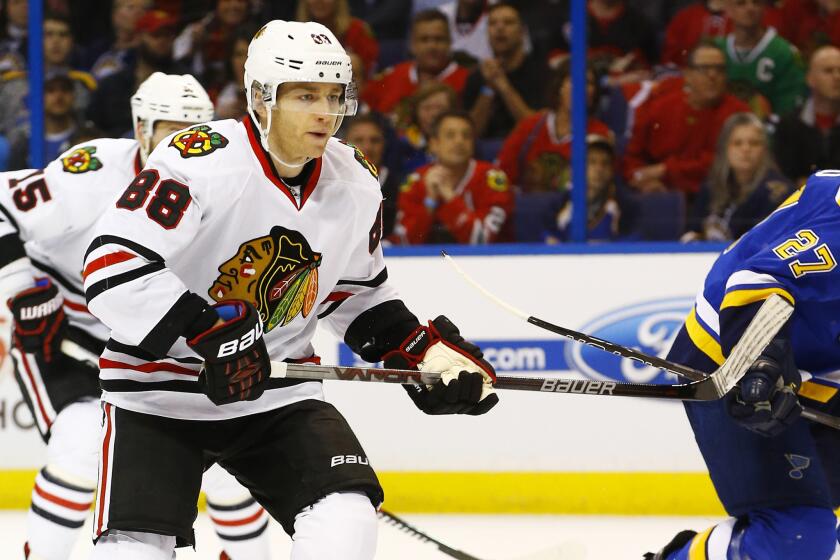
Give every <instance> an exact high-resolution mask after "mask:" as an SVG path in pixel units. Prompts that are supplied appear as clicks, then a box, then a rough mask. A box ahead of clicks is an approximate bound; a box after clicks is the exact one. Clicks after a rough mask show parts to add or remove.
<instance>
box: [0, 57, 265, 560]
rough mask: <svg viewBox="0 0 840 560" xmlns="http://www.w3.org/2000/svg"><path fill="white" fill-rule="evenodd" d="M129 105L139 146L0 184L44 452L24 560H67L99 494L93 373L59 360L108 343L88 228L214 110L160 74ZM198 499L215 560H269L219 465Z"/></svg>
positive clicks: (193, 86)
mask: <svg viewBox="0 0 840 560" xmlns="http://www.w3.org/2000/svg"><path fill="white" fill-rule="evenodd" d="M131 103H132V113H133V118H134V122H135V126H136V135H137V138H138V140H139V141H135V140H127V139H100V140H93V141H90V142H85V143H83V144H80V145H79V146H76V147H74V148H72V149H71V150H69V151H68V152H66V153H65V154H63V155H62V156H61V157H60V158H59V159H57V160H56V161H54V162H52V163H50V164H49V165H48V166H47V167H46V169H43V170H31V169H30V170H24V171H17V172H10V173H6V174H3V175H2V177H1V178H0V211H2V213H0V296H2V297H3V300H4V301H5V300H7V299H8V300H9V304H10V307H11V310H12V312H13V315H14V333H13V343H14V344H13V348H12V350H11V355H12V357H13V359H14V364H15V377H16V379H17V381H18V383H19V385H20V387H21V390H22V392H23V395H24V400H25V401H26V402H27V404H28V405H29V408H30V410H31V411H32V414H33V417H34V419H35V422H36V425H37V427H38V430H39V432H40V433H41V435H42V437H43V439H44V441H45V442H47V444H48V445H47V457H48V459H47V464H46V466H44V468H43V469H41V472H40V473H39V474H38V476H37V478H36V481H35V487H34V489H33V492H32V504H31V506H30V510H29V514H28V523H27V543H26V545H25V547H24V554H25V557H28V558H29V559H30V560H36V559H39V560H66V559H67V558H69V557H70V553H71V550H72V548H73V545H74V543H75V541H76V539H77V537H78V533H79V531H80V529H81V527H82V524H83V523H84V521H85V519H86V518H87V517H88V516H89V513H90V506H91V502H92V501H93V495H94V489H95V487H96V480H97V465H98V457H99V443H100V426H101V423H102V410H101V405H100V402H99V395H100V388H99V381H98V374H99V372H98V370H97V369H96V368H95V367H93V366H91V365H89V364H86V363H83V362H78V361H76V360H74V359H72V358H70V357H69V356H67V355H65V354H63V353H62V352H61V350H60V347H61V343H62V341H64V340H71V341H73V342H75V343H76V344H78V345H80V346H82V347H83V348H85V349H87V350H88V351H90V352H92V353H95V354H96V355H97V356H98V355H99V354H100V353H101V352H102V350H103V349H104V346H105V341H106V340H107V339H108V334H109V331H108V329H107V327H105V325H103V324H102V323H101V322H99V320H97V319H96V318H95V317H94V316H93V315H91V314H90V312H89V311H88V309H87V307H86V303H85V299H84V291H83V287H82V275H81V267H82V260H83V257H84V252H85V250H86V249H87V247H88V244H89V243H90V239H91V237H92V235H91V230H92V227H93V224H94V223H95V221H96V219H97V218H98V217H99V216H100V215H101V214H102V212H103V211H104V210H105V208H106V207H111V206H113V204H114V201H115V200H116V199H117V198H118V197H119V196H120V195H121V194H122V192H123V191H124V190H125V186H126V185H128V184H129V183H130V182H131V181H132V179H133V178H134V177H135V175H136V174H137V173H138V172H139V171H140V170H141V169H142V166H143V163H144V162H145V161H146V158H147V157H148V154H149V151H150V149H151V148H153V147H154V146H155V145H156V144H157V143H158V142H159V141H160V140H161V139H162V138H164V137H166V136H167V135H169V134H170V133H171V132H174V131H176V130H180V129H182V128H184V127H185V126H189V125H191V124H195V123H198V122H202V121H206V120H209V119H211V118H212V117H213V104H212V103H211V101H210V99H209V97H208V96H207V93H206V92H205V91H204V89H203V88H202V87H201V85H199V84H198V82H197V81H196V80H195V79H194V78H193V77H192V76H167V75H164V74H161V73H156V74H154V75H152V76H151V77H149V78H148V79H147V80H146V81H145V82H143V84H142V85H141V86H140V88H139V89H138V91H137V93H136V94H135V95H134V97H133V98H132V100H131ZM24 243H25V245H24ZM138 490H139V489H138ZM204 490H205V492H206V493H207V496H208V507H209V509H210V516H211V519H212V520H213V522H214V526H215V529H216V532H217V534H218V535H219V536H220V537H221V539H222V543H223V548H224V549H225V551H226V552H224V553H222V558H223V559H232V560H252V559H258V560H267V559H268V558H269V550H268V535H267V533H266V532H265V529H266V526H267V523H268V514H267V513H266V512H265V510H263V509H262V508H261V507H260V506H259V504H257V503H256V502H255V501H254V499H253V498H252V497H251V495H250V493H249V492H248V491H247V490H246V489H245V488H243V487H242V486H241V485H239V484H238V483H237V482H236V480H235V479H234V478H233V477H232V476H231V475H230V474H228V473H227V472H225V471H224V470H222V469H221V468H219V467H216V468H214V469H212V470H211V471H209V472H208V473H207V475H206V476H205V479H204ZM137 499H145V498H143V497H142V496H140V495H138V496H137ZM191 508H192V509H193V510H194V509H195V503H193V504H191Z"/></svg>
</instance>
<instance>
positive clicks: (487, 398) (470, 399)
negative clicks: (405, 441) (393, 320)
mask: <svg viewBox="0 0 840 560" xmlns="http://www.w3.org/2000/svg"><path fill="white" fill-rule="evenodd" d="M383 359H384V362H385V367H386V368H395V369H418V370H420V371H435V372H441V373H442V374H443V375H441V378H440V380H439V381H437V382H436V383H435V384H434V385H428V386H418V385H403V387H405V389H406V391H408V395H409V396H410V397H411V400H412V401H414V404H415V405H417V408H419V409H420V410H422V411H423V412H425V413H426V414H470V415H478V414H484V413H485V412H487V411H488V410H490V409H491V408H493V407H494V406H495V405H496V403H497V402H499V396H498V395H497V394H496V391H495V390H494V389H493V382H494V381H495V380H496V372H495V370H494V369H493V366H491V365H490V364H489V363H488V362H487V361H486V360H485V359H484V355H483V354H482V353H481V350H480V349H479V348H478V346H476V345H475V344H472V343H470V342H467V341H466V340H464V337H462V336H461V333H460V332H459V331H458V328H457V327H456V326H455V325H454V324H452V322H451V321H450V320H449V319H447V318H446V317H444V316H443V315H441V316H440V317H438V318H437V319H435V320H434V321H430V322H429V326H427V327H423V326H420V327H417V329H415V330H414V332H412V333H411V334H410V335H409V336H408V338H406V339H405V340H404V341H403V342H402V343H401V344H400V346H399V348H398V349H396V350H392V351H390V352H388V353H387V354H385V356H384V357H383Z"/></svg>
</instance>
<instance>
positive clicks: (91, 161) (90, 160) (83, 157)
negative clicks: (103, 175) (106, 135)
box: [61, 146, 102, 174]
mask: <svg viewBox="0 0 840 560" xmlns="http://www.w3.org/2000/svg"><path fill="white" fill-rule="evenodd" d="M95 153H96V147H95V146H84V147H82V148H77V149H75V150H73V151H72V152H70V153H69V154H67V155H66V156H64V157H63V158H61V165H62V167H63V168H64V171H65V172H66V173H75V174H78V173H85V172H87V171H96V170H97V169H102V162H101V161H99V158H98V157H96V156H95V155H93V154H95Z"/></svg>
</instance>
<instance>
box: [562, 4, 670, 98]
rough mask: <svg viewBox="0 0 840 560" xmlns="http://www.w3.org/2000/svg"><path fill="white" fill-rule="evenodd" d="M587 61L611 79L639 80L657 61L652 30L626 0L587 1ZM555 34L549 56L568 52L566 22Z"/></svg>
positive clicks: (618, 80) (569, 27) (568, 43)
mask: <svg viewBox="0 0 840 560" xmlns="http://www.w3.org/2000/svg"><path fill="white" fill-rule="evenodd" d="M587 10H588V12H589V18H588V20H587V21H588V23H589V27H588V30H587V35H586V38H587V43H588V45H589V56H588V60H589V62H590V63H591V64H592V65H593V66H594V67H595V68H596V70H597V71H598V72H599V73H604V74H606V75H607V76H609V77H610V78H611V81H614V82H620V81H623V80H627V79H630V80H634V79H639V77H640V76H643V75H646V74H647V73H648V69H649V68H650V67H651V66H652V65H653V64H654V63H655V62H656V61H657V60H659V50H658V48H657V41H656V31H655V29H654V28H653V26H652V25H651V23H650V22H649V21H648V20H647V19H646V18H645V17H644V16H643V15H642V14H641V13H640V12H638V11H637V10H635V9H634V8H633V7H632V6H629V5H628V3H627V1H626V0H588V1H587ZM558 31H560V33H556V34H555V37H556V38H555V44H554V46H553V52H552V53H550V54H551V55H552V58H555V59H557V58H558V57H562V56H563V54H564V53H568V52H569V51H570V45H571V36H572V28H571V23H570V22H568V15H566V23H564V24H563V25H562V29H560V30H558Z"/></svg>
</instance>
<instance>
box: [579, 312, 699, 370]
mask: <svg viewBox="0 0 840 560" xmlns="http://www.w3.org/2000/svg"><path fill="white" fill-rule="evenodd" d="M692 305H694V298H688V297H686V298H675V299H667V300H661V301H656V302H649V303H642V304H639V305H634V306H632V307H625V308H623V309H620V310H617V311H613V312H611V313H609V314H607V315H606V316H603V317H600V318H598V319H595V320H594V321H592V322H591V323H589V324H588V325H585V326H584V327H582V328H581V331H583V332H585V333H586V334H589V335H592V336H595V337H598V338H602V339H604V340H609V341H610V342H614V343H616V344H620V345H622V346H627V347H629V348H633V349H634V350H639V351H641V352H644V353H645V354H649V355H652V356H659V357H660V358H664V357H665V356H666V355H667V354H668V350H670V349H671V344H672V343H673V342H674V338H675V337H676V336H677V333H678V332H679V329H680V327H681V326H682V324H683V321H685V317H686V315H688V312H689V311H690V310H691V307H692ZM566 360H567V361H568V363H569V364H570V365H571V366H572V367H573V368H574V369H576V370H577V371H579V372H580V373H582V374H584V375H586V376H587V377H590V378H592V379H599V380H613V381H629V382H631V383H674V381H675V378H676V376H675V375H673V374H669V373H666V372H663V371H662V370H660V369H657V368H653V367H649V366H646V365H643V364H641V363H639V362H637V361H635V360H630V359H628V358H622V357H620V356H616V355H614V354H611V353H610V352H605V351H603V350H599V349H597V348H593V347H591V346H586V345H583V344H569V345H567V346H566Z"/></svg>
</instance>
